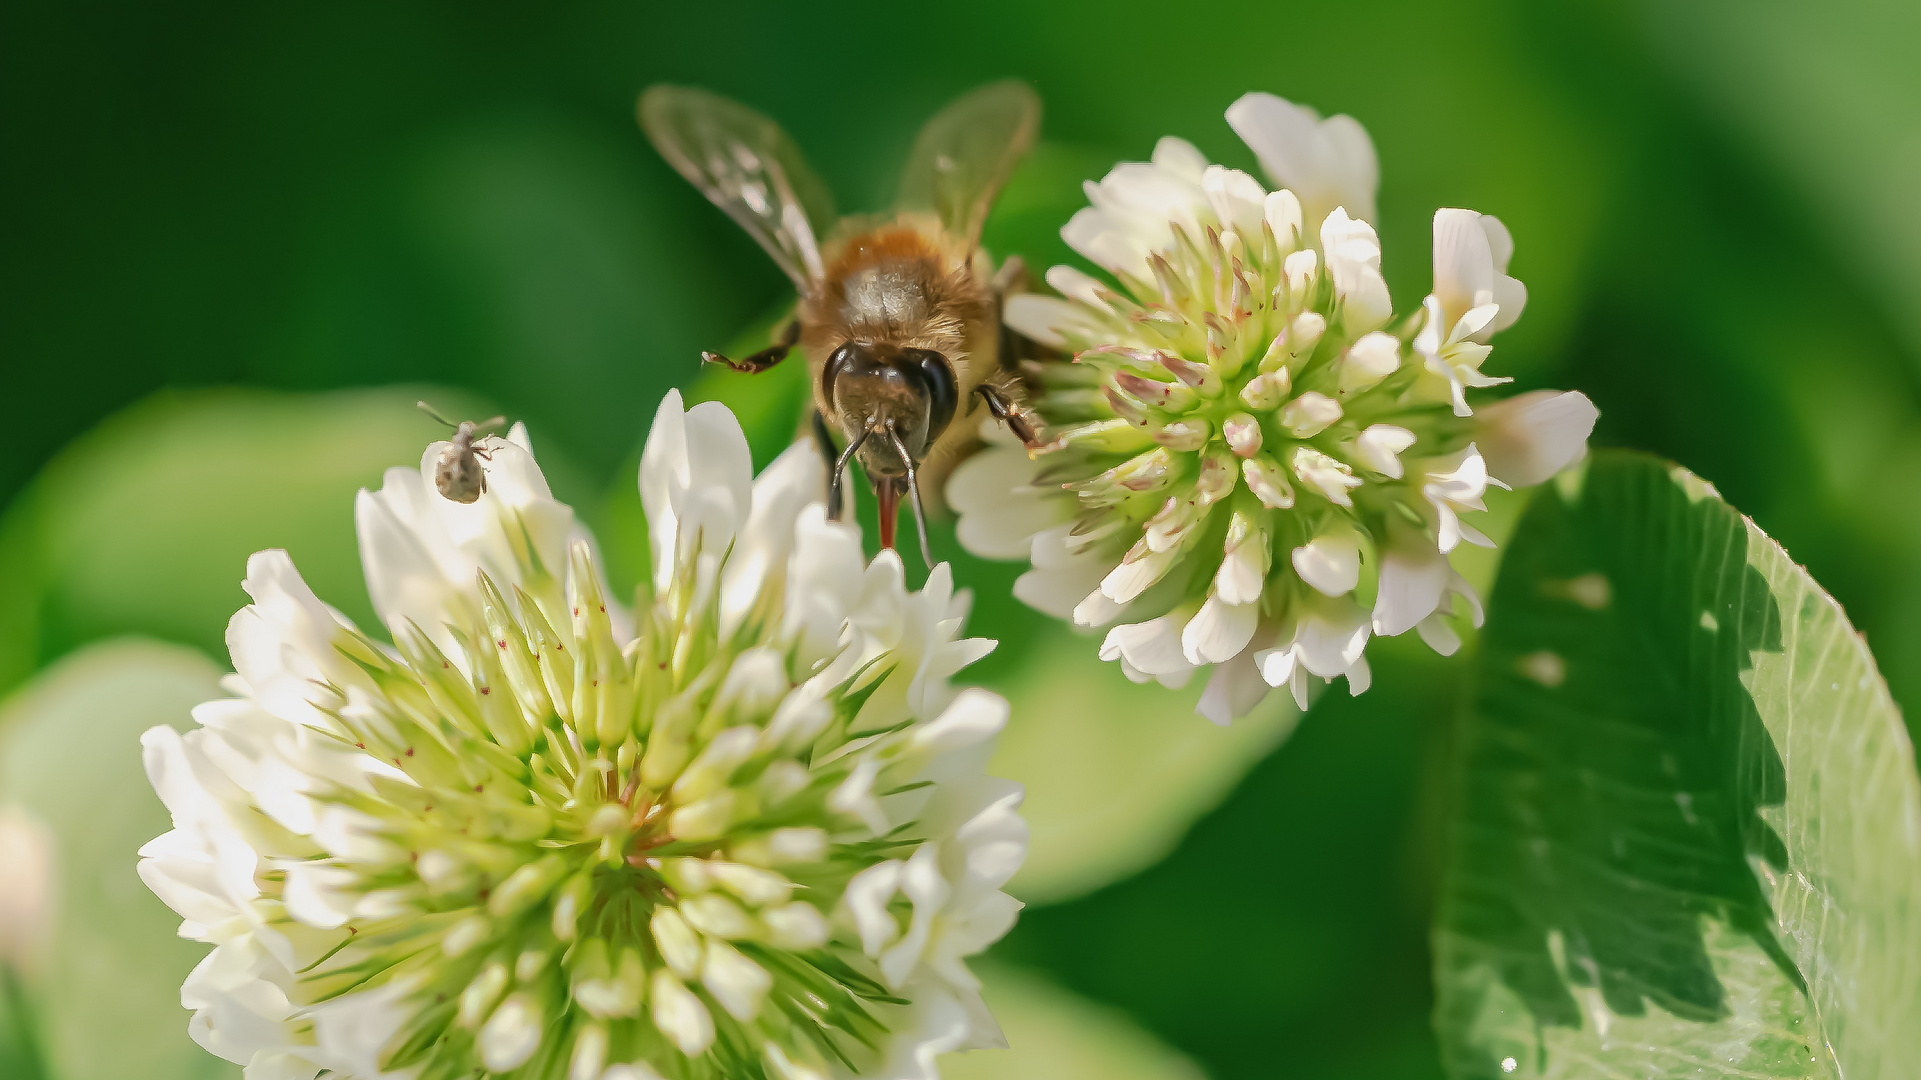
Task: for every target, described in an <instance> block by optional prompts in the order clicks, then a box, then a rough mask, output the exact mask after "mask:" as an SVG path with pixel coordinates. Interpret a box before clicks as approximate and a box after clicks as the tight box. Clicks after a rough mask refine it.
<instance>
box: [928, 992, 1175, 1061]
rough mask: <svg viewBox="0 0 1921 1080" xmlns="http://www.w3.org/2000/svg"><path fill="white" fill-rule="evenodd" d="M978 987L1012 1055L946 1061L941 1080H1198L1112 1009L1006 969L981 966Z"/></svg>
mask: <svg viewBox="0 0 1921 1080" xmlns="http://www.w3.org/2000/svg"><path fill="white" fill-rule="evenodd" d="M981 981H983V982H985V983H986V984H987V989H986V991H985V997H986V998H987V1004H988V1006H989V1007H990V1008H992V1009H993V1010H994V1015H995V1016H997V1017H1000V1018H1001V1026H1002V1028H1004V1029H1005V1031H1006V1034H1007V1042H1008V1047H1009V1049H1006V1050H976V1051H972V1052H969V1053H965V1054H949V1055H947V1056H946V1057H944V1058H942V1059H941V1066H940V1067H941V1076H942V1077H943V1080H1014V1078H1019V1080H1202V1074H1201V1071H1200V1070H1199V1069H1196V1068H1195V1067H1194V1063H1193V1062H1191V1061H1188V1060H1186V1059H1184V1058H1182V1057H1181V1056H1180V1055H1179V1054H1176V1053H1174V1052H1173V1051H1171V1050H1169V1049H1168V1048H1167V1047H1165V1046H1163V1045H1161V1044H1160V1043H1159V1042H1157V1041H1156V1040H1154V1039H1152V1038H1149V1037H1148V1036H1145V1035H1143V1034H1142V1033H1141V1032H1140V1030H1139V1029H1138V1028H1136V1027H1135V1026H1134V1025H1133V1024H1131V1023H1129V1022H1128V1021H1127V1019H1126V1018H1125V1017H1124V1016H1123V1015H1121V1014H1119V1013H1117V1012H1115V1011H1114V1010H1113V1009H1110V1008H1102V1007H1099V1006H1095V1005H1090V1004H1088V1003H1087V1002H1086V1001H1084V1000H1082V999H1081V998H1079V997H1078V996H1076V995H1074V994H1070V993H1067V992H1066V991H1063V990H1061V989H1060V988H1058V987H1056V986H1053V985H1051V984H1049V983H1048V981H1047V980H1046V979H1042V978H1039V977H1037V976H1035V975H1033V974H1032V973H1029V972H1024V971H1021V970H1020V969H1019V968H1013V967H1008V966H1005V965H997V964H992V963H989V964H984V965H982V970H981Z"/></svg>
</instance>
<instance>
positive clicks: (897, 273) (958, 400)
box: [640, 81, 1040, 565]
mask: <svg viewBox="0 0 1921 1080" xmlns="http://www.w3.org/2000/svg"><path fill="white" fill-rule="evenodd" d="M640 123H641V127H642V128H643V129H644V130H645V131H646V133H647V136H648V138H649V139H651V140H652V141H653V143H654V145H655V147H657V148H658V149H659V150H660V153H661V155H662V156H663V157H665V158H666V159H667V161H668V162H669V163H670V164H672V165H673V166H674V168H675V169H676V170H677V171H679V172H680V174H681V175H682V176H684V177H686V178H687V179H688V180H689V181H691V182H692V183H693V185H694V186H695V187H697V188H699V189H700V191H701V192H702V193H703V194H705V195H706V196H707V198H708V199H710V200H712V201H713V203H714V204H715V205H717V206H719V207H720V208H721V209H722V210H724V211H726V212H727V214H728V216H729V217H732V218H733V219H734V220H735V221H736V222H737V223H739V224H740V226H741V227H742V228H744V229H746V230H747V232H748V234H749V235H750V236H752V237H753V238H754V239H755V240H756V241H758V242H759V244H760V246H761V247H763V248H765V249H766V251H767V253H768V254H769V255H770V256H772V257H773V260H774V262H775V264H776V265H778V266H779V267H780V269H781V270H782V271H783V272H784V273H786V274H787V276H788V277H789V278H791V279H792V280H793V282H794V285H795V287H796V288H797V289H798V290H799V292H800V303H799V306H798V307H797V308H796V310H795V313H794V316H793V318H791V319H790V320H788V321H787V322H786V324H785V325H784V326H783V327H782V328H781V329H780V331H779V332H778V333H777V334H776V335H775V340H774V343H773V344H772V345H771V346H769V347H768V348H766V349H763V350H761V351H760V352H757V353H754V354H753V355H751V356H748V357H746V358H745V359H741V360H731V359H728V358H727V357H725V356H722V355H720V354H718V353H711V352H710V353H703V354H701V355H702V358H703V359H704V360H707V361H709V362H711V363H719V364H725V365H727V366H728V367H730V368H733V369H734V370H736V371H743V372H750V373H753V372H761V371H765V370H767V369H768V368H770V367H773V366H774V365H775V364H778V363H780V362H781V360H783V359H785V358H786V356H787V354H788V352H789V351H790V350H792V349H794V348H795V347H797V346H798V347H799V348H800V349H801V351H802V352H803V353H804V354H805V355H806V357H807V364H808V368H809V371H810V373H811V376H812V382H813V398H814V408H813V420H812V423H813V429H814V436H815V439H816V441H817V442H818V443H819V445H820V449H821V453H822V455H823V457H824V458H825V459H826V461H827V463H828V466H829V469H830V477H831V478H830V480H829V488H828V514H829V516H831V517H833V518H836V519H838V518H839V517H840V512H841V481H842V476H843V474H844V472H845V470H846V468H847V466H848V464H849V463H850V462H858V463H859V464H860V466H861V469H862V471H863V472H865V473H866V475H867V478H868V481H869V483H870V484H871V485H872V487H873V489H874V495H875V499H876V501H877V503H878V504H879V511H880V531H881V537H880V539H881V545H882V546H883V547H893V546H894V533H895V524H896V519H897V517H898V515H899V507H900V501H901V496H902V495H903V494H905V495H907V496H908V497H909V500H910V502H911V505H912V507H913V510H914V518H915V524H916V525H917V526H918V528H919V531H920V539H921V553H922V556H923V557H924V558H927V559H928V561H929V565H931V564H932V560H931V556H929V555H928V549H927V527H926V521H925V510H924V508H923V506H922V501H921V494H920V489H921V481H920V474H921V472H922V471H923V469H935V470H944V469H946V468H949V467H951V466H952V464H953V461H954V459H955V458H956V457H957V456H958V455H959V454H960V453H961V452H962V451H963V450H964V449H965V448H966V447H967V445H968V444H969V443H970V442H971V441H972V440H973V437H974V433H975V430H976V428H977V426H978V425H977V424H976V423H971V422H970V421H974V420H977V419H978V417H979V412H978V409H986V410H987V411H988V412H989V413H990V414H991V415H993V416H994V417H996V418H998V419H999V420H1000V421H1002V422H1003V423H1006V424H1007V425H1008V426H1009V427H1010V428H1011V429H1012V430H1013V431H1014V433H1015V434H1016V435H1018V436H1019V437H1020V438H1021V439H1022V441H1024V442H1026V443H1027V444H1028V445H1029V446H1030V447H1036V446H1038V445H1039V444H1040V436H1039V433H1038V432H1037V431H1036V429H1035V426H1034V421H1033V420H1032V418H1031V417H1030V416H1029V414H1028V413H1027V411H1026V409H1025V407H1024V406H1023V405H1022V399H1023V397H1024V394H1023V392H1022V388H1021V383H1020V379H1019V377H1018V376H1017V374H1016V367H1015V355H1014V353H1015V350H1014V348H1013V344H1012V341H1011V338H1010V336H1009V334H1008V331H1007V330H1006V328H1005V327H1004V326H1003V325H1002V323H1001V317H1000V313H1001V302H1002V297H1003V295H1004V294H1005V293H1006V292H1008V291H1010V290H1012V289H1016V288H1019V287H1020V285H1021V284H1022V283H1023V281H1024V278H1025V273H1024V269H1023V267H1022V265H1021V263H1020V261H1019V260H1018V259H1009V260H1007V262H1006V263H1004V264H1002V265H1001V266H1000V267H999V268H996V267H995V266H994V264H993V261H992V259H991V258H990V257H989V256H988V255H987V254H986V252H984V251H982V250H981V247H980V233H981V227H982V225H983V224H984V223H985V222H986V220H987V213H988V211H989V209H991V208H992V206H993V203H994V198H995V196H996V195H998V194H999V192H1000V189H1001V186H1002V185H1003V184H1005V183H1006V181H1007V177H1008V175H1009V174H1010V173H1011V172H1012V171H1013V169H1014V166H1015V165H1016V164H1017V163H1018V162H1019V161H1020V159H1021V158H1022V157H1023V156H1024V155H1025V154H1026V153H1027V151H1028V149H1029V148H1030V147H1031V146H1032V145H1033V142H1034V138H1035V135H1036V134H1037V133H1038V131H1039V128H1040V100H1039V99H1038V98H1037V97H1036V96H1035V94H1034V92H1033V91H1032V90H1031V89H1029V88H1028V87H1027V86H1026V85H1024V84H1022V83H1020V82H1015V81H1007V82H998V83H991V84H989V85H987V86H983V87H980V88H979V89H977V90H974V91H972V92H971V93H968V94H966V95H964V96H962V97H961V98H960V99H958V100H957V101H955V102H954V103H953V104H951V105H949V106H948V107H947V108H945V109H943V110H941V112H940V113H938V114H936V115H935V116H934V118H933V119H932V120H930V121H928V123H927V125H926V126H925V127H924V128H922V129H921V132H920V136H919V138H917V139H916V140H915V143H914V149H913V151H912V153H911V154H910V155H909V158H908V163H907V166H906V168H905V170H904V171H903V172H902V174H901V180H900V187H899V192H898V195H897V197H896V199H895V202H894V207H893V209H892V210H891V211H890V212H889V213H888V214H885V215H881V216H879V217H867V218H849V219H846V220H842V219H841V218H839V217H838V216H836V214H835V212H834V209H833V201H832V199H831V198H830V197H829V195H828V194H827V189H826V188H825V186H823V185H822V184H821V182H820V181H819V180H818V179H816V178H815V176H814V173H813V171H812V170H811V169H810V168H808V166H807V163H806V161H805V159H803V158H802V156H801V154H800V151H799V150H798V149H797V148H796V147H795V145H794V142H793V140H792V139H790V138H788V136H787V134H786V132H784V131H782V130H781V128H780V126H779V125H777V124H775V123H774V122H773V121H772V120H769V119H767V118H766V117H764V116H761V115H760V114H759V113H756V112H754V111H753V110H751V109H749V108H747V107H746V106H744V105H740V104H738V103H736V102H733V101H729V100H727V99H726V98H722V97H719V96H716V95H714V94H710V93H708V92H706V91H704V90H696V89H691V88H687V87H678V86H656V87H653V88H652V89H649V90H648V91H647V92H646V93H645V94H643V95H641V99H640ZM977 406H978V409H977ZM834 428H838V434H839V440H838V442H839V444H840V446H841V447H843V448H841V449H837V448H836V439H835V432H834V430H832V429H834Z"/></svg>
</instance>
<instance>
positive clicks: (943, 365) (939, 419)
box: [901, 349, 960, 446]
mask: <svg viewBox="0 0 1921 1080" xmlns="http://www.w3.org/2000/svg"><path fill="white" fill-rule="evenodd" d="M901 362H902V364H903V365H904V366H906V367H907V369H908V370H909V371H910V372H911V373H912V375H913V376H915V377H917V378H916V381H918V382H919V383H920V384H921V390H922V392H923V393H925V394H926V395H927V430H926V432H925V436H924V439H923V442H924V445H927V446H932V445H933V443H934V440H936V439H938V438H940V435H941V432H943V431H946V430H947V425H948V424H949V423H950V422H952V421H953V419H954V410H955V409H956V408H957V407H958V406H959V404H960V389H959V387H958V385H957V384H956V382H955V379H954V365H953V364H950V363H948V361H947V357H945V356H942V355H941V354H940V353H937V352H935V351H934V350H932V349H902V350H901Z"/></svg>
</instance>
